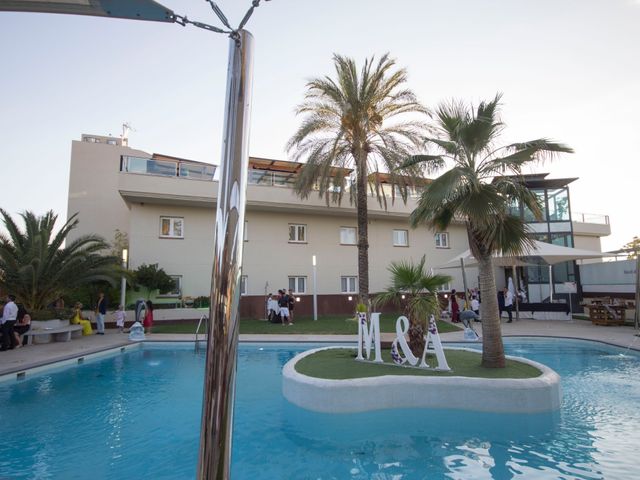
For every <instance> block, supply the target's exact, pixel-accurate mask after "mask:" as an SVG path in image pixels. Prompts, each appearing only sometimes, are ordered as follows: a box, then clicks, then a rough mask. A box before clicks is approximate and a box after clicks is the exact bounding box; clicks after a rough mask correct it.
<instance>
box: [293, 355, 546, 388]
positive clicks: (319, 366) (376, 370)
mask: <svg viewBox="0 0 640 480" xmlns="http://www.w3.org/2000/svg"><path fill="white" fill-rule="evenodd" d="M355 356H356V352H355V349H347V348H334V349H330V350H322V351H320V352H317V353H314V354H313V355H309V356H307V357H305V358H303V359H302V360H300V361H299V362H298V363H297V364H296V371H297V372H299V373H302V374H304V375H308V376H310V377H316V378H327V379H333V380H344V379H350V378H363V377H380V376H383V375H418V376H438V377H452V376H462V377H476V378H535V377H538V376H540V375H541V374H542V372H541V371H540V370H538V369H537V368H535V367H533V366H531V365H527V364H525V363H520V362H516V361H513V360H507V366H506V368H484V367H481V366H480V360H481V356H480V353H476V352H468V351H463V350H445V356H446V357H447V363H448V364H449V367H451V369H452V371H451V372H436V371H434V370H426V369H422V368H412V367H410V368H407V367H401V366H398V365H395V364H394V363H393V362H392V360H391V354H390V350H389V349H383V351H382V358H383V360H384V361H385V363H384V364H375V363H369V362H358V361H355V360H354V359H355ZM427 363H428V364H429V365H431V366H435V365H436V364H437V363H436V361H435V357H432V356H428V358H427Z"/></svg>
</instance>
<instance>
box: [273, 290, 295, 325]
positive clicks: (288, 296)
mask: <svg viewBox="0 0 640 480" xmlns="http://www.w3.org/2000/svg"><path fill="white" fill-rule="evenodd" d="M295 306H296V298H295V296H294V295H293V291H292V290H291V289H289V292H287V290H285V289H284V288H283V289H281V290H278V295H277V296H274V295H273V294H272V293H270V294H269V295H268V296H267V320H268V321H269V322H271V323H280V324H282V325H293V310H294V308H295Z"/></svg>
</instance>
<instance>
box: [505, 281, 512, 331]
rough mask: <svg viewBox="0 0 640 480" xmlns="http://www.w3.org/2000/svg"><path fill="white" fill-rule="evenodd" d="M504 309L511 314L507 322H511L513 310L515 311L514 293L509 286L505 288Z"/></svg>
mask: <svg viewBox="0 0 640 480" xmlns="http://www.w3.org/2000/svg"><path fill="white" fill-rule="evenodd" d="M504 309H505V310H506V311H507V314H508V315H509V320H508V321H507V323H511V322H512V321H513V318H512V316H511V312H512V311H513V293H511V290H509V289H508V288H505V289H504Z"/></svg>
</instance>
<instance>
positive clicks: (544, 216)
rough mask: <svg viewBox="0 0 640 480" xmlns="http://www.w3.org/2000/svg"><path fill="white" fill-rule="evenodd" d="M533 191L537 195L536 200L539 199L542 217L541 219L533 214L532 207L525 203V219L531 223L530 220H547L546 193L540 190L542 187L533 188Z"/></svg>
mask: <svg viewBox="0 0 640 480" xmlns="http://www.w3.org/2000/svg"><path fill="white" fill-rule="evenodd" d="M531 192H532V193H533V194H534V195H535V197H536V200H537V201H538V206H539V207H540V211H541V214H542V217H541V218H540V219H537V218H536V217H535V215H534V214H533V212H532V211H531V209H530V208H529V207H527V206H526V205H523V209H522V210H523V218H524V221H525V222H527V223H529V222H546V221H547V208H546V203H545V200H544V198H545V195H544V190H540V189H531Z"/></svg>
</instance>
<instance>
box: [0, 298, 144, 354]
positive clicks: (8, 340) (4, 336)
mask: <svg viewBox="0 0 640 480" xmlns="http://www.w3.org/2000/svg"><path fill="white" fill-rule="evenodd" d="M94 313H95V323H96V334H97V335H104V329H105V316H106V314H107V300H106V298H105V295H104V293H100V294H99V295H98V300H97V302H96V305H95V308H94ZM113 319H114V320H115V323H116V327H117V328H118V330H119V332H120V333H123V332H124V326H125V322H126V319H127V315H126V313H125V311H124V305H119V306H118V309H117V310H116V311H114V312H113ZM69 323H70V324H71V325H81V326H82V334H83V335H92V334H93V327H92V325H91V323H92V322H91V319H90V318H88V317H87V316H86V315H85V314H84V312H83V305H82V303H80V302H76V303H75V305H74V309H73V314H72V316H71V319H70V320H69ZM143 325H144V327H145V329H146V330H147V332H148V333H150V332H151V327H152V326H153V304H152V302H151V301H148V302H146V309H145V317H144V320H143ZM30 329H31V315H30V314H29V312H28V311H27V310H26V308H25V307H24V305H22V304H20V303H16V296H15V295H12V294H10V295H7V297H6V299H5V304H4V306H0V341H1V347H0V351H5V350H13V349H15V348H20V347H22V346H23V345H24V335H25V334H26V333H27V332H28V331H29V330H30Z"/></svg>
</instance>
